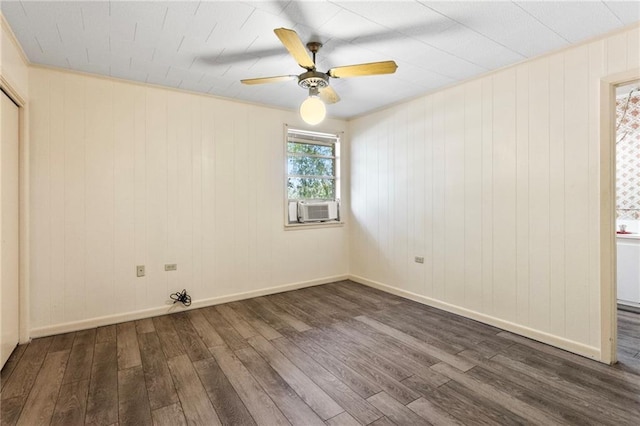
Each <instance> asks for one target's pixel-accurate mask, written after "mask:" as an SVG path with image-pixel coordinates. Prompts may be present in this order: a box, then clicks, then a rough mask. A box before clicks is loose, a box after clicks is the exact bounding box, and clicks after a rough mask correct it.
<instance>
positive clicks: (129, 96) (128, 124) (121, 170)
mask: <svg viewBox="0 0 640 426" xmlns="http://www.w3.org/2000/svg"><path fill="white" fill-rule="evenodd" d="M117 92H118V93H119V94H120V96H118V97H114V98H113V99H112V111H113V147H114V170H113V171H114V175H113V180H114V189H113V193H114V243H113V257H114V265H113V270H114V296H115V297H114V300H113V301H112V303H117V304H118V305H119V306H121V307H122V308H123V309H126V310H127V311H134V310H135V309H136V301H135V300H136V299H135V297H132V295H133V294H135V291H133V290H134V289H135V287H136V284H137V283H136V281H135V280H136V276H135V274H133V273H132V268H131V259H135V258H136V245H135V243H136V242H135V225H136V224H135V218H136V217H135V207H136V203H135V190H136V185H135V166H136V146H135V144H132V143H131V141H133V140H135V136H136V134H135V133H136V128H135V121H136V91H134V90H131V91H121V90H118V91H117Z"/></svg>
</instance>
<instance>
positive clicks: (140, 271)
mask: <svg viewBox="0 0 640 426" xmlns="http://www.w3.org/2000/svg"><path fill="white" fill-rule="evenodd" d="M136 275H137V276H138V277H144V265H138V266H136Z"/></svg>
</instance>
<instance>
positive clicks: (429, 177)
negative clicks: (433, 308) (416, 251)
mask: <svg viewBox="0 0 640 426" xmlns="http://www.w3.org/2000/svg"><path fill="white" fill-rule="evenodd" d="M423 102H424V115H423V117H422V118H418V120H421V121H423V122H424V210H423V211H424V213H423V214H420V212H416V221H422V222H423V224H424V248H425V251H424V255H425V256H424V262H425V263H424V268H425V269H424V278H425V287H424V294H426V295H428V296H430V295H432V294H433V269H434V263H433V259H434V247H433V230H434V227H435V220H434V217H433V212H434V208H433V189H434V186H433V171H434V162H433V146H434V142H433V98H432V97H428V98H425V99H423Z"/></svg>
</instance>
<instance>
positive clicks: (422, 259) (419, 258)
mask: <svg viewBox="0 0 640 426" xmlns="http://www.w3.org/2000/svg"><path fill="white" fill-rule="evenodd" d="M413 260H414V261H415V262H416V263H424V257H420V256H416V257H415V258H414V259H413Z"/></svg>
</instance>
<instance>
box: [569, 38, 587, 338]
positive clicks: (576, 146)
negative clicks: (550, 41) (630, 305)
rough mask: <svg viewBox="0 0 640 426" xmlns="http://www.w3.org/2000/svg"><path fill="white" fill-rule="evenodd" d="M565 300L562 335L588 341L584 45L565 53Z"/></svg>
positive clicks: (585, 72)
mask: <svg viewBox="0 0 640 426" xmlns="http://www.w3.org/2000/svg"><path fill="white" fill-rule="evenodd" d="M564 65H565V67H564V72H565V78H564V81H565V93H564V97H565V99H568V100H570V101H569V102H565V105H564V108H565V114H564V118H565V128H564V141H565V164H564V167H563V168H564V175H565V180H564V185H565V191H564V196H565V219H564V234H565V244H566V248H565V262H566V263H565V265H566V269H565V280H566V281H565V286H566V287H565V288H566V291H565V297H566V305H565V309H566V335H567V337H568V338H569V339H571V340H574V341H580V342H588V341H589V335H588V332H589V330H588V329H587V328H586V327H584V324H588V323H589V287H588V285H589V276H588V269H587V268H585V265H587V264H588V262H589V246H588V241H589V238H588V236H589V234H588V229H589V228H588V225H589V222H588V215H587V214H585V212H587V209H588V207H589V196H588V185H589V149H588V141H589V133H588V131H589V128H588V125H586V123H588V120H589V90H588V87H589V50H588V46H582V47H579V48H575V49H572V50H571V51H569V52H567V53H566V54H565V64H564Z"/></svg>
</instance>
